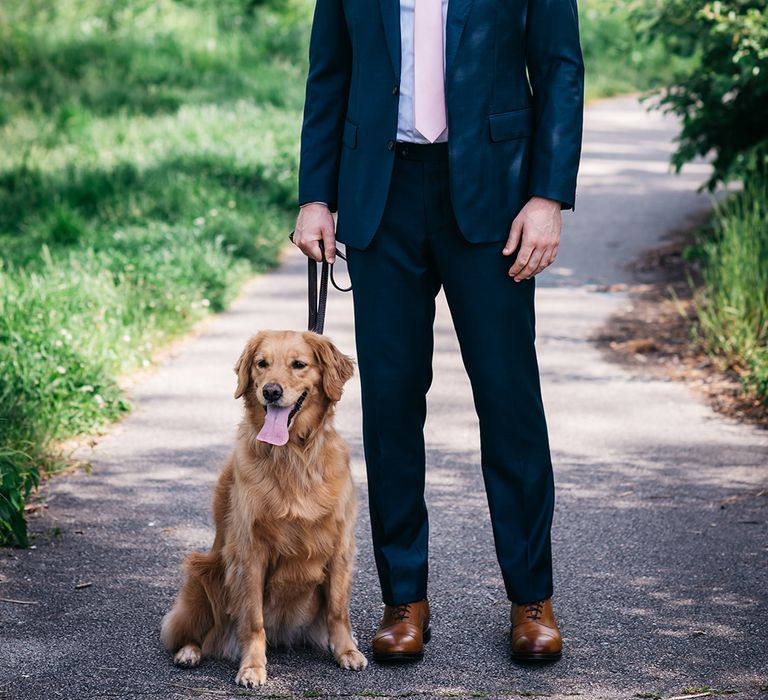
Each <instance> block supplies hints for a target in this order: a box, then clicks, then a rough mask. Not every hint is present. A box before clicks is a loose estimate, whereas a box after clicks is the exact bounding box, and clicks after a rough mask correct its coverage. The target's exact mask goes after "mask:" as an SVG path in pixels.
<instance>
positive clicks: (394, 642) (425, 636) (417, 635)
mask: <svg viewBox="0 0 768 700" xmlns="http://www.w3.org/2000/svg"><path fill="white" fill-rule="evenodd" d="M431 636H432V635H431V632H430V629H429V603H428V602H427V601H426V600H419V601H417V602H415V603H403V604H402V605H386V606H385V607H384V616H383V617H382V619H381V622H380V623H379V628H378V629H377V630H376V634H375V635H374V636H373V644H372V646H373V658H374V660H375V661H379V662H381V661H384V662H387V661H419V660H421V659H422V658H424V644H425V643H426V642H428V641H429V638H430V637H431Z"/></svg>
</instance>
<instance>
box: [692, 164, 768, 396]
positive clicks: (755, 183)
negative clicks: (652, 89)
mask: <svg viewBox="0 0 768 700" xmlns="http://www.w3.org/2000/svg"><path fill="white" fill-rule="evenodd" d="M688 255H689V256H697V257H699V258H701V261H702V264H703V275H702V284H701V286H700V287H699V289H698V290H697V293H696V296H695V302H694V306H695V310H696V317H697V318H696V323H695V325H694V330H695V334H696V338H697V339H698V342H700V343H701V345H702V347H703V348H704V349H705V350H706V351H707V352H708V353H709V354H710V356H711V357H712V358H713V359H714V360H715V361H716V362H717V363H718V364H719V365H720V366H721V367H723V368H728V369H731V370H734V371H735V372H737V373H738V374H739V376H740V377H741V379H742V382H743V384H744V387H745V389H746V390H747V391H749V392H751V393H754V394H757V395H758V396H759V397H760V399H761V400H762V401H763V405H764V406H765V407H766V408H768V181H767V180H766V179H765V178H764V177H759V176H755V177H752V178H747V180H746V184H745V187H744V190H743V191H742V192H740V193H738V194H736V195H734V196H733V197H731V198H730V199H728V200H727V201H725V202H724V203H722V204H721V205H719V206H718V207H717V209H716V210H715V212H714V216H713V225H712V227H711V228H710V229H709V231H708V233H707V234H706V237H705V238H703V239H702V240H701V241H699V243H698V244H697V245H695V246H694V247H692V248H691V249H689V251H688Z"/></svg>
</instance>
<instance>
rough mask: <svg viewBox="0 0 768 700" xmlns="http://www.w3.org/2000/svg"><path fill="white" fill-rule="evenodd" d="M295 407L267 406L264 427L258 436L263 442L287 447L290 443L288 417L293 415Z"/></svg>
mask: <svg viewBox="0 0 768 700" xmlns="http://www.w3.org/2000/svg"><path fill="white" fill-rule="evenodd" d="M292 409H293V406H286V407H285V408H281V407H280V406H273V405H271V404H267V415H266V416H265V417H264V427H263V428H262V429H261V431H260V432H259V434H258V435H257V436H256V439H257V440H261V442H268V443H269V444H270V445H285V443H286V442H288V416H289V415H291V410H292Z"/></svg>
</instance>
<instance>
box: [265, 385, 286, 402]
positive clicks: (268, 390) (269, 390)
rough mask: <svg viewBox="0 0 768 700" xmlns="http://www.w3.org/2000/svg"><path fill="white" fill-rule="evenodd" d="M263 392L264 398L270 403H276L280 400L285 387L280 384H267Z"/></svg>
mask: <svg viewBox="0 0 768 700" xmlns="http://www.w3.org/2000/svg"><path fill="white" fill-rule="evenodd" d="M261 393H262V394H264V398H265V399H266V400H267V401H268V402H269V403H274V402H275V401H279V400H280V397H281V396H282V395H283V387H281V386H280V385H279V384H265V385H264V388H263V389H262V390H261Z"/></svg>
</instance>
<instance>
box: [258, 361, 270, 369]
mask: <svg viewBox="0 0 768 700" xmlns="http://www.w3.org/2000/svg"><path fill="white" fill-rule="evenodd" d="M256 366H257V367H261V369H264V368H265V367H268V366H269V363H268V362H267V361H266V360H259V361H258V362H257V363H256Z"/></svg>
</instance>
